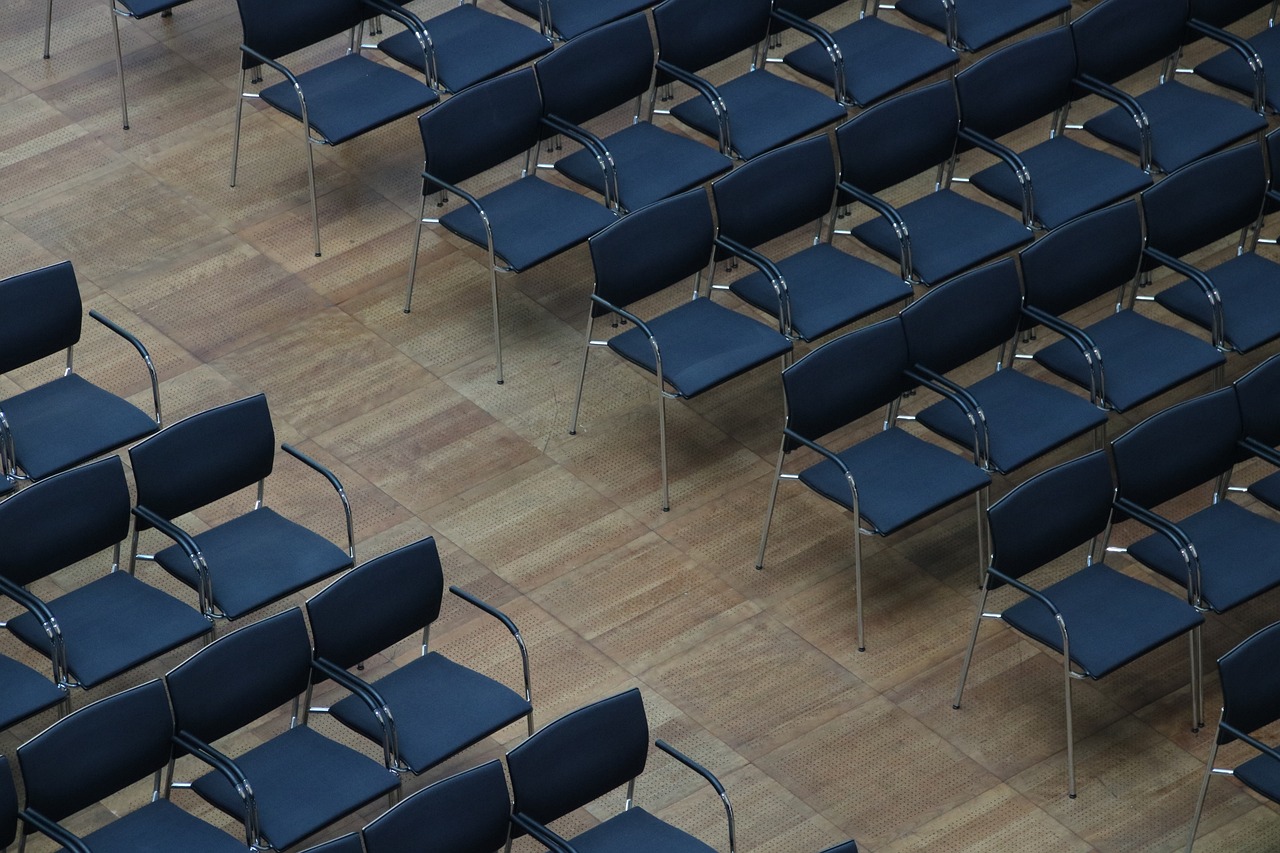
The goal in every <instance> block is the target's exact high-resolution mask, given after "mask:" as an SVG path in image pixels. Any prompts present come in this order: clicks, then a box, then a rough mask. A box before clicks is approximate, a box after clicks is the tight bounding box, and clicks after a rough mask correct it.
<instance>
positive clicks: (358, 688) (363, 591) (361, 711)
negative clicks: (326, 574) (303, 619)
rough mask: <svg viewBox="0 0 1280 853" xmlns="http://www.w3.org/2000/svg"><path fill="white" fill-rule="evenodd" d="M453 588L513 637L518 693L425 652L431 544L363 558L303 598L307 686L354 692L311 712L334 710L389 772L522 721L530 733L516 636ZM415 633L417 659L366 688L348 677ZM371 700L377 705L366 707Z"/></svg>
mask: <svg viewBox="0 0 1280 853" xmlns="http://www.w3.org/2000/svg"><path fill="white" fill-rule="evenodd" d="M450 591H451V592H452V593H453V594H454V595H456V596H458V597H459V598H461V599H462V600H464V601H466V602H468V603H470V604H472V605H474V606H475V607H477V608H479V609H480V610H481V611H483V612H485V613H487V614H489V615H491V616H493V617H494V618H496V619H497V620H498V621H500V622H501V623H502V624H503V626H504V627H506V628H507V630H508V631H510V632H511V634H512V635H513V636H514V638H515V641H516V646H517V649H518V651H519V653H520V659H521V662H522V664H523V675H524V687H523V691H522V692H521V693H517V692H516V691H514V690H512V689H511V688H509V687H507V686H505V685H504V684H502V683H501V682H498V681H495V680H494V679H492V678H490V677H488V676H486V675H484V674H482V673H480V672H477V671H475V670H473V669H470V668H468V667H467V666H465V665H463V664H459V663H455V662H454V661H452V660H450V659H449V658H447V657H445V656H444V655H442V654H440V653H439V652H428V650H427V640H428V638H429V635H430V630H431V624H432V623H433V622H434V621H435V620H436V619H437V618H438V617H439V615H440V599H441V597H442V595H443V593H444V573H443V570H442V568H441V566H440V554H439V552H438V551H437V550H436V543H435V540H434V539H430V538H428V539H423V540H421V541H419V542H415V543H413V544H412V545H406V546H405V547H403V548H400V549H398V550H396V551H392V552H391V553H389V554H384V555H383V556H381V557H378V558H377V559H374V560H370V561H369V562H367V563H365V564H364V565H362V566H360V567H358V568H356V569H353V570H352V571H350V572H348V573H347V574H345V575H343V576H342V577H341V578H339V579H338V580H336V581H334V582H333V583H332V584H330V585H329V586H328V587H326V588H325V589H323V590H322V591H320V592H319V593H317V594H316V595H314V596H312V597H311V598H310V599H309V600H308V601H307V617H308V621H310V623H311V633H312V636H313V637H314V642H315V658H316V661H315V674H314V675H313V677H312V686H313V687H314V684H315V683H316V682H320V681H324V680H325V679H328V678H332V679H333V680H334V681H335V682H337V684H338V685H339V686H342V687H344V688H346V689H348V690H350V691H351V695H349V696H346V697H344V698H342V699H341V700H340V701H338V702H336V703H335V704H334V705H333V706H332V707H330V708H324V709H311V710H322V711H325V712H327V713H329V714H332V715H333V716H334V717H335V718H337V719H338V720H339V721H340V722H342V723H343V724H344V725H346V726H349V727H350V728H352V729H354V730H355V731H357V732H359V733H360V734H362V735H364V736H365V737H367V738H369V739H371V740H373V741H374V742H375V743H379V744H381V745H382V747H383V750H384V754H385V756H386V758H387V762H388V763H389V764H390V765H391V766H393V767H395V768H397V769H403V770H407V771H409V772H412V773H415V774H417V773H422V772H423V771H424V770H426V769H428V768H430V767H434V766H435V765H437V764H439V763H440V762H442V761H444V760H445V759H446V758H449V757H451V756H453V755H455V754H457V753H459V752H461V751H462V750H464V749H466V748H467V747H468V746H471V745H472V744H474V743H477V742H479V741H481V740H483V739H484V738H486V737H488V736H489V735H491V734H493V733H494V732H497V731H499V730H500V729H502V728H503V727H505V726H507V725H508V724H510V723H513V722H515V721H516V720H519V719H520V718H521V717H523V718H525V720H526V723H527V725H528V729H529V733H530V734H532V733H533V706H532V704H531V703H530V696H529V656H528V652H527V651H526V650H525V646H524V639H523V638H522V637H521V636H520V632H519V631H518V630H517V629H516V626H515V624H514V623H513V622H512V621H511V620H510V619H509V618H508V617H507V616H505V615H504V614H503V613H501V612H500V611H498V610H496V609H494V608H492V607H490V606H489V605H487V604H485V603H484V602H481V601H479V600H477V599H476V598H474V597H472V596H470V595H468V594H467V593H465V592H463V591H462V590H460V589H458V588H457V587H450ZM418 631H421V632H422V655H421V656H420V657H418V658H416V659H415V660H413V661H412V662H410V663H407V664H405V665H403V666H399V667H397V668H396V669H395V670H393V671H392V672H390V673H388V674H387V675H386V676H384V677H382V678H380V679H378V680H377V681H375V682H373V683H372V684H368V683H366V682H364V681H362V680H361V679H360V677H359V676H358V675H355V674H353V673H351V672H348V670H349V669H351V668H353V667H355V666H356V665H357V664H359V663H361V662H362V661H364V660H366V659H368V658H372V657H374V656H375V655H377V654H379V653H381V652H382V651H383V650H384V649H387V648H389V647H390V646H392V645H394V644H395V643H396V642H398V641H399V640H402V639H404V638H405V637H407V636H409V635H410V634H413V633H416V632H418ZM311 689H312V688H308V691H307V694H308V695H307V704H308V705H309V704H310V698H311ZM370 698H372V699H373V700H374V705H375V706H376V708H374V709H371V708H370V706H369V705H368V704H367V703H368V700H369V699H370Z"/></svg>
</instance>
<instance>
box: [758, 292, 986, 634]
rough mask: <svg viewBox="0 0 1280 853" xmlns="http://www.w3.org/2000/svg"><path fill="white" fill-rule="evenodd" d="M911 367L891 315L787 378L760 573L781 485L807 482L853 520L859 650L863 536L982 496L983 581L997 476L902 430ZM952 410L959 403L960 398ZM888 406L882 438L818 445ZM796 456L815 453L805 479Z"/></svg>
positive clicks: (816, 354)
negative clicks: (986, 524)
mask: <svg viewBox="0 0 1280 853" xmlns="http://www.w3.org/2000/svg"><path fill="white" fill-rule="evenodd" d="M909 367H910V361H909V360H908V352H907V338H906V334H905V333H904V331H903V327H902V322H901V320H899V318H897V317H892V318H890V319H888V320H882V321H880V322H879V323H876V324H874V325H871V326H865V327H863V328H860V329H857V330H855V331H853V332H849V333H848V334H845V335H843V336H841V337H839V338H836V339H835V340H833V341H830V342H829V343H826V344H824V345H823V346H821V347H819V348H817V349H815V350H814V351H812V352H811V353H809V354H808V355H807V356H805V357H804V358H802V359H800V360H799V361H797V362H796V363H795V364H793V365H791V367H789V368H787V369H786V370H784V371H783V373H782V388H783V391H784V392H785V394H786V404H787V419H786V425H785V426H784V427H783V429H782V446H781V448H780V449H779V450H778V465H777V468H776V470H775V474H774V480H773V485H772V487H771V490H770V492H769V504H768V507H767V508H766V509H765V516H764V530H763V531H762V532H761V534H760V551H759V553H758V554H757V556H756V568H757V569H760V568H763V567H764V551H765V545H766V544H767V542H768V538H769V524H770V522H771V521H772V519H773V507H774V504H775V503H776V502H777V498H778V483H779V482H781V481H782V480H799V481H800V482H801V483H803V484H804V485H806V486H808V487H809V488H811V489H813V490H814V491H815V492H817V493H818V494H819V495H821V496H822V497H824V498H826V499H827V500H830V501H832V502H834V503H835V504H837V505H838V506H841V507H843V508H844V509H846V510H848V511H849V512H851V513H853V522H854V529H853V573H854V586H855V592H856V596H857V629H858V650H859V651H863V650H865V649H866V643H865V642H864V635H863V625H862V536H863V535H864V534H865V535H868V536H871V535H876V536H888V535H891V534H892V533H894V532H895V531H898V530H901V529H902V528H904V527H906V526H907V525H908V524H911V523H912V522H914V521H917V520H919V519H921V518H923V517H924V516H926V515H930V514H931V513H933V512H936V511H937V510H939V509H941V508H943V507H944V506H947V505H948V504H951V503H953V502H955V501H957V500H959V499H960V498H963V497H966V496H968V495H975V496H976V499H977V505H978V561H979V565H978V571H979V574H981V572H982V569H983V567H984V565H985V560H986V555H985V553H984V548H983V542H982V516H983V513H982V510H983V504H984V500H985V495H986V491H987V487H988V485H989V484H990V481H991V478H990V477H989V476H988V475H987V473H986V472H985V471H983V470H982V469H981V468H980V467H979V466H978V465H977V464H976V463H977V462H978V461H979V459H978V457H977V455H976V453H975V456H974V459H973V461H972V462H970V461H967V460H965V459H962V458H960V457H959V456H956V455H954V454H952V453H949V452H948V451H946V450H944V449H943V448H941V447H939V446H937V445H936V444H931V443H930V442H928V441H925V440H924V439H921V438H917V437H916V436H915V435H913V434H911V433H908V432H906V431H905V430H903V429H901V428H899V427H898V425H897V418H896V417H895V415H896V412H897V408H898V403H899V401H900V399H901V397H902V395H903V394H904V393H905V392H907V391H909V390H911V389H912V388H913V387H914V386H915V384H916V383H915V382H914V381H913V380H911V379H910V378H908V375H907V372H908V369H909ZM937 390H938V391H939V393H942V394H944V395H945V394H949V393H950V392H949V389H947V388H946V387H945V386H940V387H939V388H938V389H937ZM954 402H955V404H956V405H957V406H958V405H960V401H959V399H958V398H954ZM882 407H887V409H888V415H887V417H886V418H885V428H884V429H883V430H882V431H880V432H877V433H874V434H873V435H872V436H870V437H869V438H865V439H862V440H861V441H857V442H855V443H854V444H852V445H849V446H847V447H844V448H842V449H833V448H830V447H828V446H826V445H823V444H821V443H820V442H821V440H822V439H823V438H824V437H826V436H828V435H830V434H832V433H835V432H837V431H839V430H841V429H843V428H845V427H847V426H849V425H850V424H852V423H853V422H855V421H856V420H858V419H860V418H862V417H863V416H865V415H868V414H870V413H871V412H873V411H876V410H878V409H880V408H882ZM975 434H976V426H975ZM975 443H976V439H975ZM798 448H808V449H809V450H812V451H813V452H814V453H816V454H817V455H818V457H819V461H817V462H815V463H813V464H811V465H810V466H809V467H807V468H805V469H804V470H803V471H800V472H799V473H798V474H791V473H783V466H784V463H785V462H786V459H787V456H788V454H790V453H791V452H792V451H793V450H796V449H798Z"/></svg>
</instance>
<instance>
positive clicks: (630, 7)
mask: <svg viewBox="0 0 1280 853" xmlns="http://www.w3.org/2000/svg"><path fill="white" fill-rule="evenodd" d="M502 2H503V3H506V4H507V5H508V6H510V7H511V8H512V9H515V10H516V11H517V12H522V13H524V14H525V15H528V16H529V17H530V18H533V19H534V20H536V21H538V22H539V23H540V24H541V25H542V31H543V32H544V33H545V34H547V35H548V36H552V37H554V38H557V39H561V40H567V39H571V38H574V37H575V36H579V35H582V34H583V33H585V32H587V31H588V30H591V29H595V28H596V27H598V26H600V25H601V24H607V23H609V22H610V21H616V20H618V19H619V18H625V17H626V16H627V15H631V14H633V13H635V12H639V11H642V10H644V9H647V8H649V7H650V6H652V5H653V4H654V3H656V2H657V0H502Z"/></svg>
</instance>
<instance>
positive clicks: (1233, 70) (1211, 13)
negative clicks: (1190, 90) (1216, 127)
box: [1191, 0, 1280, 111]
mask: <svg viewBox="0 0 1280 853" xmlns="http://www.w3.org/2000/svg"><path fill="white" fill-rule="evenodd" d="M1268 5H1270V4H1268V2H1267V0H1213V2H1203V0H1197V2H1195V3H1194V4H1193V5H1192V7H1191V14H1192V17H1193V18H1194V19H1195V20H1196V21H1197V22H1198V23H1199V24H1201V25H1202V26H1210V27H1225V26H1227V25H1228V24H1231V23H1234V22H1236V21H1238V20H1240V19H1241V18H1243V17H1245V16H1246V15H1248V14H1250V13H1251V12H1254V11H1257V10H1258V9H1262V8H1264V7H1266V6H1268ZM1274 17H1275V12H1274V11H1273V12H1272V20H1271V21H1268V24H1267V27H1266V28H1265V29H1263V31H1262V32H1260V33H1257V34H1256V35H1252V36H1249V38H1248V39H1247V40H1246V39H1241V38H1240V37H1239V36H1233V35H1231V34H1227V36H1226V39H1227V40H1230V41H1235V42H1236V44H1234V45H1232V46H1231V47H1228V48H1227V49H1225V50H1223V51H1222V52H1221V53H1218V54H1216V55H1215V56H1213V57H1211V58H1210V59H1206V60H1205V61H1204V62H1201V63H1198V64H1197V65H1196V67H1195V72H1196V74H1197V75H1198V76H1200V77H1203V78H1204V79H1206V80H1209V81H1211V82H1213V83H1216V84H1218V85H1219V86H1225V87H1227V88H1228V89H1234V90H1236V91H1237V92H1240V93H1242V94H1244V95H1247V96H1248V97H1250V98H1253V99H1254V106H1255V107H1261V106H1266V107H1268V108H1269V109H1271V110H1272V111H1275V110H1277V109H1280V106H1278V105H1280V73H1278V72H1280V38H1277V36H1280V33H1278V32H1277V31H1276V28H1275V23H1274ZM1219 40H1223V39H1221V38H1220V39H1219ZM1240 42H1244V43H1243V44H1240ZM1258 65H1261V66H1262V71H1263V73H1262V74H1259V73H1258V68H1257V66H1258Z"/></svg>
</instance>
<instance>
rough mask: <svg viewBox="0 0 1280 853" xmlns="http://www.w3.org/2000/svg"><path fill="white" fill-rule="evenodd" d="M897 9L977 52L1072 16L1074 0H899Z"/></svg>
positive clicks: (956, 45) (949, 40)
mask: <svg viewBox="0 0 1280 853" xmlns="http://www.w3.org/2000/svg"><path fill="white" fill-rule="evenodd" d="M895 8H896V9H897V10H898V11H899V12H901V13H902V14H904V15H906V16H907V17H908V18H911V19H912V20H914V21H917V22H919V23H921V24H924V25H925V26H926V27H930V28H932V29H935V30H937V31H938V32H940V33H945V34H946V36H947V43H948V44H950V45H951V46H952V47H954V48H956V49H957V50H964V51H969V52H975V51H979V50H982V49H983V48H987V47H990V46H991V45H993V44H995V43H996V42H998V41H1004V40H1005V39H1007V38H1009V37H1010V36H1014V35H1017V34H1018V33H1020V32H1022V31H1023V30H1026V29H1029V28H1030V27H1034V26H1035V25H1036V24H1039V23H1043V22H1044V21H1047V20H1049V19H1051V18H1055V17H1056V18H1058V19H1059V20H1061V21H1062V22H1063V23H1065V22H1066V21H1067V19H1068V18H1069V17H1070V16H1071V0H1019V2H1018V3H1013V4H1010V3H1007V2H1004V0H945V2H943V1H942V0H898V2H897V3H896V4H895Z"/></svg>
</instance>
